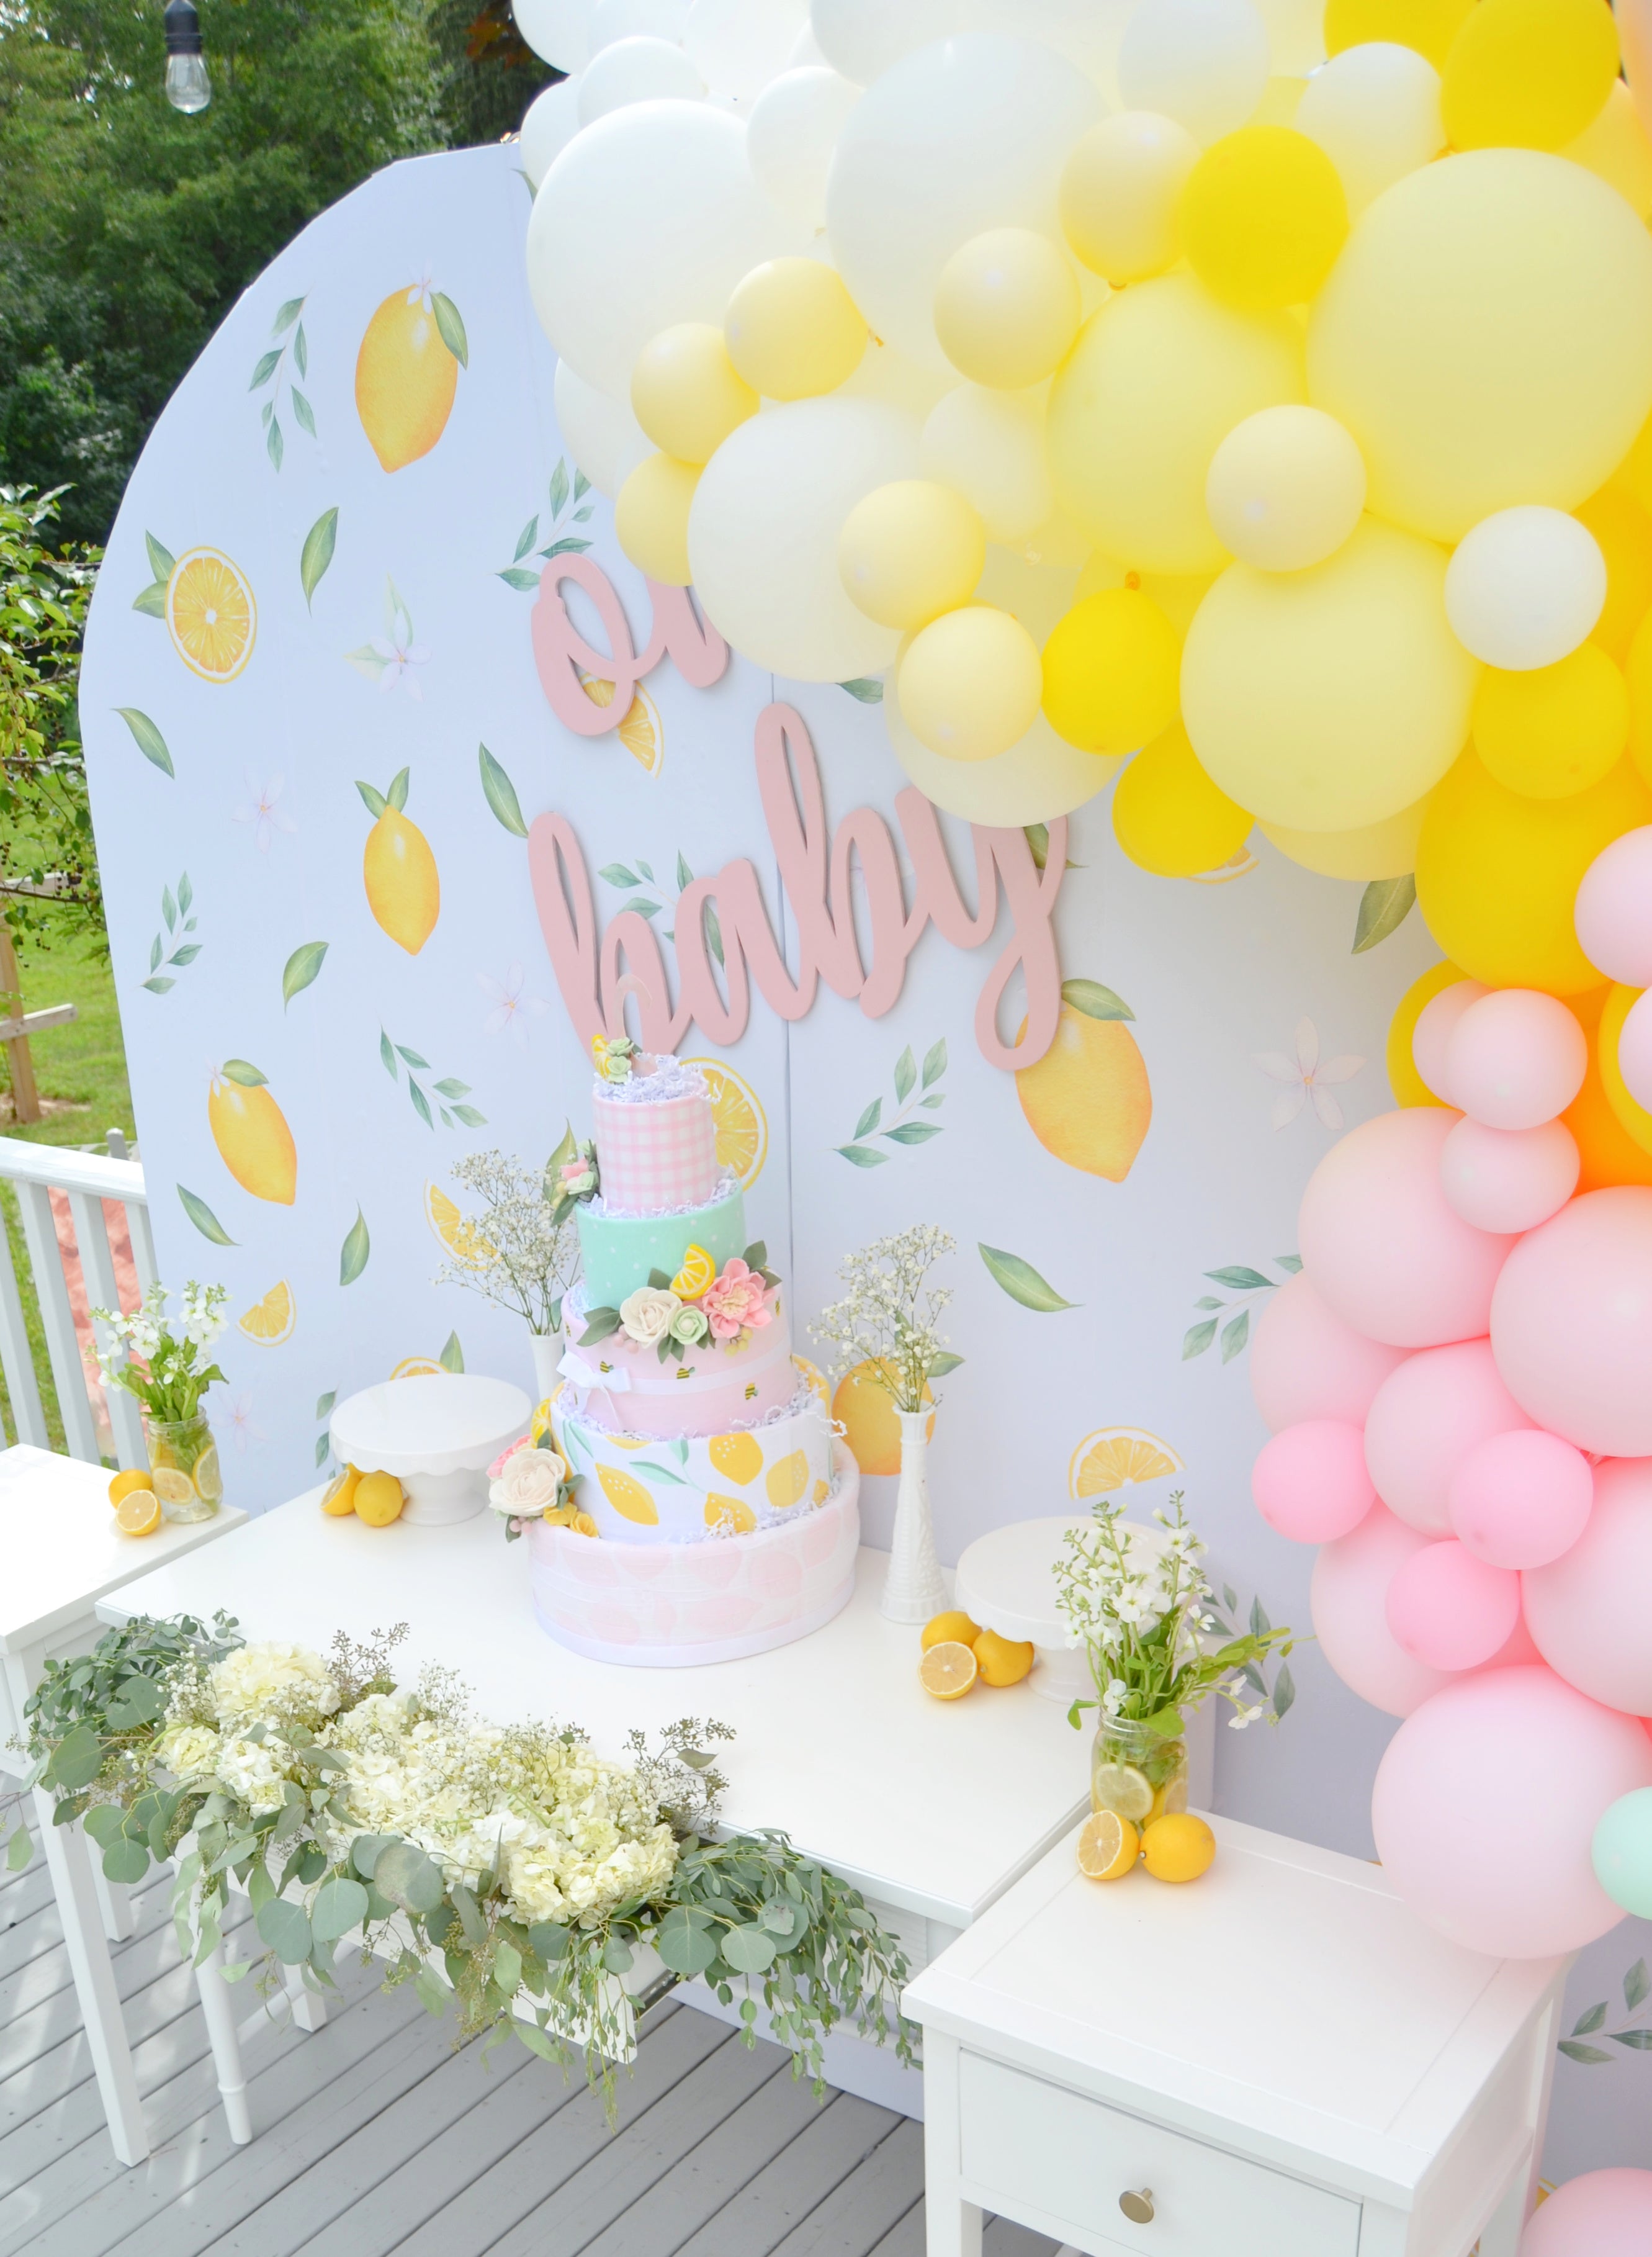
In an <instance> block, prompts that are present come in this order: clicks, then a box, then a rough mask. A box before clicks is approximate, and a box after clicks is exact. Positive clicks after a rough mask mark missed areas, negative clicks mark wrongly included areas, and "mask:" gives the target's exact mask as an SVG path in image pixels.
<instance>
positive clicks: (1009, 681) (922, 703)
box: [900, 604, 1043, 761]
mask: <svg viewBox="0 0 1652 2257" xmlns="http://www.w3.org/2000/svg"><path fill="white" fill-rule="evenodd" d="M1042 689H1043V672H1042V669H1041V667H1040V665H1039V659H1038V645H1037V644H1036V643H1035V642H1034V640H1033V638H1032V637H1031V635H1029V634H1028V633H1027V629H1026V628H1025V627H1024V626H1022V625H1021V623H1020V620H1019V619H1012V618H1011V616H1010V614H1009V613H1008V612H1000V611H999V610H997V609H996V608H995V607H994V606H993V605H991V604H971V605H967V606H966V607H965V608H964V610H962V611H957V612H944V613H943V614H942V617H941V618H940V619H931V620H930V622H929V624H928V626H927V627H921V628H920V630H919V631H918V633H916V634H915V635H914V637H913V638H912V640H911V641H910V642H909V643H908V644H907V648H906V653H905V655H904V656H903V657H902V659H901V661H900V711H901V712H902V713H903V714H904V715H905V717H906V721H907V727H908V728H909V729H910V730H911V731H912V733H913V735H914V737H915V738H916V739H918V742H919V743H920V744H921V745H927V746H928V748H929V750H930V751H931V752H932V753H939V754H942V757H943V758H945V759H947V760H951V761H990V760H993V759H995V758H996V757H997V756H998V754H1000V753H1006V752H1007V751H1008V750H1009V748H1010V746H1012V745H1013V744H1015V743H1016V742H1017V741H1018V740H1019V739H1020V738H1022V737H1024V736H1025V735H1026V733H1027V731H1028V730H1029V729H1030V728H1031V727H1032V725H1033V723H1034V721H1035V720H1036V719H1037V718H1038V701H1039V697H1040V695H1041V691H1042Z"/></svg>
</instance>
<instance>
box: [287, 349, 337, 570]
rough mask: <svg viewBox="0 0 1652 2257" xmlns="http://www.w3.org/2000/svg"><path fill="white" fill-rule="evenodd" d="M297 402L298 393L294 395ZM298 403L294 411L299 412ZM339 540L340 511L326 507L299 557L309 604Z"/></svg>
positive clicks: (308, 533)
mask: <svg viewBox="0 0 1652 2257" xmlns="http://www.w3.org/2000/svg"><path fill="white" fill-rule="evenodd" d="M297 399H298V394H297V393H293V400H294V402H295V403H296V401H297ZM297 412H298V411H297V407H296V405H295V406H294V409H293V413H294V414H297ZM337 541H338V511H337V509H336V508H334V509H324V510H323V511H322V512H321V515H320V516H319V517H318V518H317V519H316V520H315V522H314V525H313V526H311V527H310V529H309V531H308V532H307V534H305V536H304V547H303V550H302V552H301V553H300V557H299V578H300V580H301V581H302V582H303V583H304V601H305V604H306V605H307V606H308V605H310V603H311V601H312V599H313V598H314V594H315V591H316V590H317V588H318V587H320V585H321V575H322V574H323V573H324V572H325V571H326V570H327V568H328V565H329V564H330V563H331V562H332V561H333V550H334V548H335V545H336V543H337Z"/></svg>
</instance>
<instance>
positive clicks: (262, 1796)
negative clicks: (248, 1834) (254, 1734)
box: [213, 1738, 286, 1817]
mask: <svg viewBox="0 0 1652 2257" xmlns="http://www.w3.org/2000/svg"><path fill="white" fill-rule="evenodd" d="M279 1752H280V1751H279V1748H272V1747H271V1746H270V1745H269V1744H267V1743H266V1742H265V1741H262V1740H249V1739H240V1738H234V1739H226V1740H224V1741H222V1743H221V1744H220V1745H219V1748H218V1753H217V1758H216V1760H215V1764H214V1766H213V1776H214V1777H215V1779H217V1780H218V1781H219V1782H220V1783H221V1784H222V1786H224V1787H226V1788H227V1789H228V1791H229V1793H230V1794H232V1795H234V1796H235V1798H236V1800H237V1802H244V1803H245V1804H246V1806H247V1808H248V1809H249V1810H251V1812H252V1814H253V1815H254V1816H255V1817H257V1816H258V1814H259V1813H260V1812H262V1811H265V1810H279V1808H281V1805H282V1803H283V1802H284V1801H286V1795H285V1794H284V1793H283V1792H282V1789H283V1787H284V1786H285V1784H286V1772H285V1771H284V1770H283V1769H282V1767H281V1765H280V1763H279V1760H278V1758H279Z"/></svg>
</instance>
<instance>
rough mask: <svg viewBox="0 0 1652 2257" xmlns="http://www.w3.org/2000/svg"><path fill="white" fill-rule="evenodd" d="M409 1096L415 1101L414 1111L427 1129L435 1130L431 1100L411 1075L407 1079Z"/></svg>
mask: <svg viewBox="0 0 1652 2257" xmlns="http://www.w3.org/2000/svg"><path fill="white" fill-rule="evenodd" d="M407 1094H408V1096H409V1097H410V1098H411V1099H412V1100H413V1111H414V1112H415V1113H416V1114H418V1115H419V1118H420V1120H421V1121H423V1122H424V1124H425V1126H426V1128H427V1129H434V1127H435V1125H436V1124H435V1122H434V1120H433V1119H432V1118H431V1113H430V1100H429V1099H428V1098H427V1096H426V1095H425V1093H424V1092H423V1090H422V1089H420V1086H419V1085H418V1083H417V1082H416V1081H415V1080H414V1079H413V1076H412V1075H411V1074H409V1075H408V1077H407Z"/></svg>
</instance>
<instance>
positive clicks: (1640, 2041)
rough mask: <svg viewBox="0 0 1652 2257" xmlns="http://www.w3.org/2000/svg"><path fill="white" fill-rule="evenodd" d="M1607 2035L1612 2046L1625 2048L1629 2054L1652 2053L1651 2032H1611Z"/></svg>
mask: <svg viewBox="0 0 1652 2257" xmlns="http://www.w3.org/2000/svg"><path fill="white" fill-rule="evenodd" d="M1607 2034H1608V2035H1609V2036H1610V2038H1611V2040H1612V2042H1613V2045H1620V2046H1627V2047H1628V2048H1629V2050H1630V2052H1631V2053H1652V2030H1612V2031H1609V2032H1608V2033H1607Z"/></svg>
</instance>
